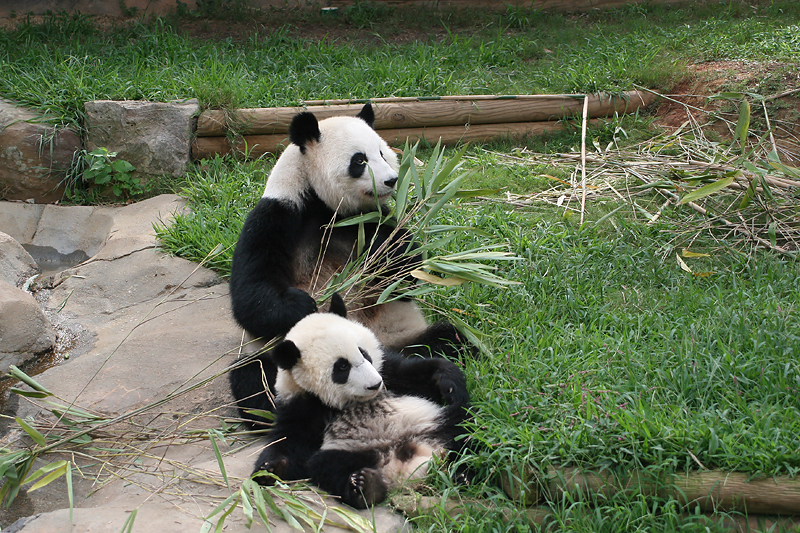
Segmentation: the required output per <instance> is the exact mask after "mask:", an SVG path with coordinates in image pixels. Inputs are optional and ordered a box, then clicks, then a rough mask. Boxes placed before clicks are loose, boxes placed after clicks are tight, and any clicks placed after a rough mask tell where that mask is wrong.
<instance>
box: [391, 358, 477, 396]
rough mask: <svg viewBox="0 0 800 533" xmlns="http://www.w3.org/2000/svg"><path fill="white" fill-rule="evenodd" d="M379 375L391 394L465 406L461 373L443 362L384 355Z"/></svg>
mask: <svg viewBox="0 0 800 533" xmlns="http://www.w3.org/2000/svg"><path fill="white" fill-rule="evenodd" d="M381 375H382V376H383V382H384V385H385V386H386V388H387V389H388V390H390V391H392V392H393V393H395V394H400V395H404V394H407V395H411V396H419V397H421V398H426V399H428V400H430V401H432V402H435V403H438V404H440V405H453V406H466V405H468V404H469V391H468V390H467V379H466V377H465V376H464V372H462V370H461V369H460V368H459V367H458V365H456V364H455V363H453V362H451V361H448V360H447V359H442V358H422V357H404V356H402V355H398V354H392V353H387V354H386V355H384V360H383V368H382V369H381Z"/></svg>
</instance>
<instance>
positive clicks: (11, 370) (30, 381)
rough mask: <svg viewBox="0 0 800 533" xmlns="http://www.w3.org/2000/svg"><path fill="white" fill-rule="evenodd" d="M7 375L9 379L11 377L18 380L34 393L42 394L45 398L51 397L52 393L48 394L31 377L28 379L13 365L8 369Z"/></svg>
mask: <svg viewBox="0 0 800 533" xmlns="http://www.w3.org/2000/svg"><path fill="white" fill-rule="evenodd" d="M8 374H9V375H10V376H11V377H13V378H14V379H18V380H20V381H21V382H23V383H25V384H26V385H27V386H29V387H30V388H32V389H33V390H35V391H38V392H41V393H44V394H46V395H47V396H53V393H52V392H50V391H49V390H47V389H46V388H44V387H43V386H42V385H40V384H39V383H37V382H36V380H34V379H33V378H32V377H30V376H29V375H28V374H26V373H25V372H23V371H22V370H20V369H19V368H17V367H16V366H14V365H11V366H10V367H9V368H8Z"/></svg>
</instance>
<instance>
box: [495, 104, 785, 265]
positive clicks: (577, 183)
mask: <svg viewBox="0 0 800 533" xmlns="http://www.w3.org/2000/svg"><path fill="white" fill-rule="evenodd" d="M663 98H666V99H671V98H670V97H669V96H663ZM687 107H688V106H687ZM692 111H694V112H695V114H698V115H702V114H703V113H704V112H703V110H701V109H697V108H692ZM764 112H765V114H766V109H765V110H764ZM706 114H707V113H706ZM687 116H689V120H687V121H686V123H684V124H683V125H682V126H681V127H679V128H677V129H676V130H675V131H671V132H666V133H664V134H662V135H658V136H656V137H654V138H652V139H649V140H647V141H644V142H642V143H640V144H637V145H633V146H626V147H625V148H620V147H619V146H617V144H616V142H612V143H610V144H608V145H607V146H601V145H598V144H597V143H594V145H593V146H586V143H585V141H584V146H583V147H582V148H583V150H582V151H581V152H574V153H552V154H539V153H532V152H527V151H525V150H521V151H518V152H517V153H516V154H514V155H512V154H505V153H497V152H489V153H491V154H492V155H493V156H495V157H496V159H497V163H496V164H498V165H508V166H525V167H528V168H531V169H541V168H543V167H544V168H547V170H546V173H545V174H540V175H541V176H542V177H546V178H548V179H549V180H551V181H552V184H553V185H552V187H550V188H548V189H545V190H541V191H537V192H535V193H530V194H511V193H506V199H505V201H506V202H507V203H508V204H510V205H514V206H519V207H526V206H533V205H536V204H540V203H545V204H550V205H553V206H556V207H558V208H560V209H562V210H563V211H564V213H565V214H568V213H575V214H578V213H580V217H581V221H583V217H584V211H585V209H586V200H587V199H588V200H593V199H594V200H597V199H603V198H613V199H615V200H622V202H623V203H624V204H627V205H628V206H629V207H630V209H631V212H632V213H633V215H634V216H635V217H637V218H643V219H644V220H645V221H646V222H648V223H654V222H656V221H657V220H658V219H659V218H660V217H661V216H662V213H663V212H664V211H665V209H666V208H668V207H669V206H674V205H677V204H683V205H684V206H686V207H688V208H689V209H690V210H691V211H687V210H683V211H681V212H682V213H688V212H693V213H696V214H699V215H702V217H704V220H705V222H701V221H698V220H697V219H695V218H685V217H684V218H682V219H677V220H675V222H676V224H675V227H676V229H675V230H673V232H674V233H676V239H677V238H680V239H682V240H683V241H686V240H688V241H690V242H691V241H694V240H695V239H696V238H697V236H698V235H700V234H701V233H708V234H710V235H712V237H714V238H722V239H727V238H729V237H733V238H734V240H733V241H728V242H733V243H734V244H739V245H742V246H743V247H750V246H752V245H754V246H757V247H763V248H768V249H771V250H773V251H776V252H779V253H795V252H796V251H797V250H800V226H798V224H797V213H798V212H800V196H798V194H797V191H798V190H800V171H798V169H797V168H796V167H792V166H788V164H785V163H780V162H778V161H777V160H776V159H775V158H781V160H782V161H789V162H793V161H797V160H798V158H800V154H798V153H797V151H796V150H795V149H793V147H795V146H797V143H796V141H797V139H796V138H794V137H792V140H793V141H794V143H793V144H792V143H783V144H782V143H780V142H777V141H776V140H775V139H773V138H772V136H771V135H767V134H765V133H764V132H756V133H757V135H753V136H752V138H755V139H756V140H751V141H749V142H748V143H747V150H746V155H747V157H744V156H743V155H742V154H741V152H740V146H739V145H737V144H736V143H731V144H728V145H726V144H721V143H719V142H713V141H710V140H709V139H708V138H706V130H707V129H709V128H711V127H712V125H713V122H714V120H717V121H720V120H721V124H717V125H716V126H715V127H716V129H719V126H720V125H722V126H726V127H728V128H729V130H730V132H729V137H735V135H736V133H735V129H736V124H735V123H732V122H730V121H728V120H725V119H719V117H716V118H715V117H710V116H709V117H708V121H707V122H705V123H701V122H699V121H698V120H697V119H696V118H695V117H693V116H692V114H687ZM765 116H766V115H765ZM766 121H767V124H769V123H770V118H769V117H768V116H766ZM715 131H716V130H715ZM539 172H541V171H539ZM724 176H730V177H731V180H730V183H728V184H727V185H726V186H725V188H724V191H719V192H720V193H719V194H711V195H709V196H705V197H703V198H701V199H698V200H694V201H685V202H684V201H682V199H683V197H684V196H686V195H687V193H689V192H691V191H692V190H693V189H696V188H698V187H699V185H696V184H692V180H696V179H699V178H703V179H704V180H706V182H707V181H713V180H717V179H720V178H722V177H724ZM700 185H702V182H701V183H700ZM751 186H752V189H751ZM654 192H655V193H656V194H655V195H654V194H653V193H654ZM725 193H726V194H725ZM747 195H752V196H753V200H752V201H751V202H750V203H749V204H748V205H747V206H746V207H744V206H743V204H742V200H743V198H744V197H745V196H747ZM621 208H622V207H619V208H617V209H615V210H614V211H613V212H611V213H609V214H607V215H604V216H602V217H601V218H600V219H599V220H598V223H599V222H600V221H603V220H605V219H607V218H609V217H612V216H613V214H614V213H615V212H616V211H618V210H619V209H621ZM765 213H768V216H765ZM671 216H672V217H673V218H674V217H676V214H675V213H674V212H673V213H672V214H671ZM611 223H612V224H613V223H614V222H613V219H612V222H611Z"/></svg>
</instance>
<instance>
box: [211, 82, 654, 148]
mask: <svg viewBox="0 0 800 533" xmlns="http://www.w3.org/2000/svg"><path fill="white" fill-rule="evenodd" d="M583 99H584V95H525V96H515V97H510V96H509V97H497V96H494V97H484V96H473V97H459V98H445V97H442V98H438V99H415V100H413V101H401V102H398V101H380V100H379V99H376V100H373V107H374V109H375V129H377V130H382V129H395V128H418V127H431V126H463V125H465V124H471V125H476V124H499V123H506V122H539V121H550V120H559V119H562V118H565V117H570V116H574V115H576V114H577V113H579V112H580V110H581V107H582V104H583ZM655 99H656V96H655V95H654V94H652V93H649V92H643V91H630V92H627V93H623V94H622V95H619V96H611V95H591V96H589V109H588V116H589V117H591V118H596V117H604V116H609V115H613V114H614V113H631V112H633V111H636V110H637V109H639V108H640V107H644V106H647V105H649V104H651V103H652V102H654V101H655ZM362 105H363V104H342V103H337V104H334V105H325V106H310V107H305V108H304V107H273V108H263V109H261V108H259V109H239V110H236V111H222V110H207V111H204V112H203V113H201V114H200V116H199V117H198V119H197V136H198V137H216V136H222V135H225V133H226V132H227V131H228V130H229V129H231V128H232V129H233V130H235V131H237V133H239V134H241V135H245V136H246V135H272V134H277V133H286V132H288V131H289V124H290V123H291V120H292V118H293V117H294V116H295V115H296V114H297V113H300V112H302V111H306V110H308V111H311V112H313V113H314V114H315V115H316V116H317V118H319V119H323V118H328V117H332V116H337V115H355V114H357V113H358V112H359V110H360V109H361V107H362Z"/></svg>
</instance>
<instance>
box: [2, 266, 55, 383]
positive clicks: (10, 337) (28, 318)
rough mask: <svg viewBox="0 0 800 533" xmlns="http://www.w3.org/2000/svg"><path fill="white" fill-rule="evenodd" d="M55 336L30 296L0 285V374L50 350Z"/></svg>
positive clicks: (5, 285)
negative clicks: (12, 366)
mask: <svg viewBox="0 0 800 533" xmlns="http://www.w3.org/2000/svg"><path fill="white" fill-rule="evenodd" d="M55 340H56V334H55V331H54V330H53V327H52V326H51V325H50V321H49V320H48V319H47V317H46V316H45V314H44V312H43V311H42V309H41V307H39V304H38V303H37V302H36V300H34V298H33V296H31V295H30V293H27V292H25V291H23V290H22V289H18V288H17V287H15V286H13V285H11V284H9V283H6V282H5V281H0V374H5V373H6V372H7V371H8V368H9V366H10V365H17V366H19V365H21V364H22V363H24V362H26V361H28V360H30V359H32V358H34V357H36V356H37V355H40V354H42V353H44V352H46V351H48V350H51V349H52V348H53V344H54V343H55Z"/></svg>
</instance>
